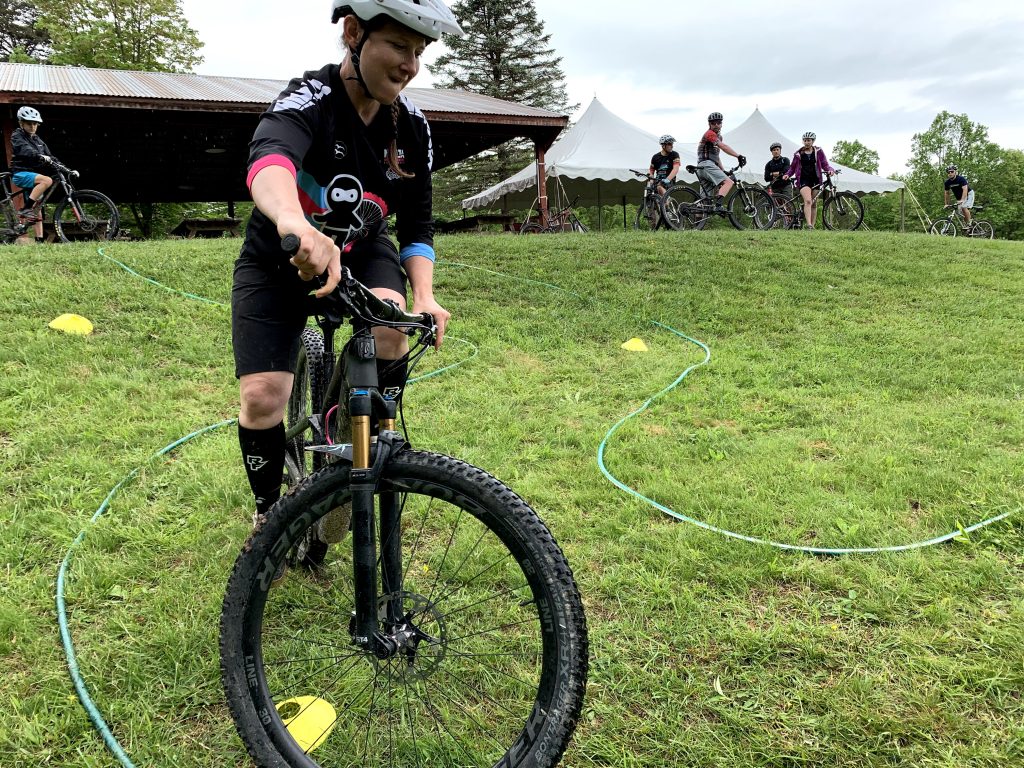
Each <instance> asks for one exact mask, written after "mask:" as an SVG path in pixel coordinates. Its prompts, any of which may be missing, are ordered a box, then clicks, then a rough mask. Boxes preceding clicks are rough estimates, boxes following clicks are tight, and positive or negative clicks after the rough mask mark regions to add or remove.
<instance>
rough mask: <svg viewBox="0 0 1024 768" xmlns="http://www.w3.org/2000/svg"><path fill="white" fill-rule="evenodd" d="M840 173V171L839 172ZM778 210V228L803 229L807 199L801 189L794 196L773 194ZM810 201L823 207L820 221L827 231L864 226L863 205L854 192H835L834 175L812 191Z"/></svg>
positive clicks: (827, 177) (826, 178)
mask: <svg viewBox="0 0 1024 768" xmlns="http://www.w3.org/2000/svg"><path fill="white" fill-rule="evenodd" d="M836 173H840V171H836ZM772 200H773V201H774V202H775V207H776V209H777V211H778V214H777V216H778V221H779V226H780V227H782V228H783V229H802V228H803V227H804V226H805V225H806V222H805V221H804V199H803V197H801V196H800V192H799V190H797V192H796V194H794V195H793V196H791V197H787V196H785V195H772ZM811 200H812V201H815V202H817V203H818V207H819V208H821V220H822V222H823V223H824V225H825V228H826V229H836V230H847V231H853V230H855V229H859V228H860V225H861V224H863V223H864V203H862V202H861V200H860V198H859V197H857V196H856V195H855V194H853V192H847V191H845V190H844V191H842V192H840V191H839V190H838V189H836V185H835V182H833V181H832V177H831V176H826V177H825V180H824V181H822V182H821V183H820V184H816V185H814V187H812V188H811Z"/></svg>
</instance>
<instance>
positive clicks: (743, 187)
mask: <svg viewBox="0 0 1024 768" xmlns="http://www.w3.org/2000/svg"><path fill="white" fill-rule="evenodd" d="M742 167H743V166H742V165H737V166H736V167H735V168H730V169H729V170H728V171H726V172H725V174H726V176H728V177H729V178H730V179H732V180H733V181H734V182H735V184H734V186H733V188H732V190H731V191H730V192H729V195H728V196H727V197H726V198H725V202H724V203H723V204H722V205H721V207H718V206H717V205H716V195H717V193H718V188H717V187H712V186H710V185H708V184H707V183H705V181H704V180H703V179H702V178H700V176H698V177H697V178H698V180H699V181H700V188H701V191H700V194H699V195H698V194H697V193H696V192H695V191H694V190H693V189H691V188H690V187H687V186H685V185H682V184H677V185H675V186H673V187H672V189H669V190H667V191H666V192H665V198H664V199H663V200H662V211H663V213H664V216H665V221H666V222H667V223H668V225H669V226H670V227H672V229H677V230H683V229H704V228H705V227H707V226H708V224H709V223H710V222H711V219H712V218H713V217H715V216H722V217H726V216H728V217H729V221H730V222H731V223H732V225H733V226H734V227H736V229H751V228H752V229H770V228H771V226H772V224H773V223H774V221H775V215H776V212H775V204H774V203H773V202H772V199H771V197H769V196H768V193H767V192H765V191H764V190H763V189H762V188H761V187H759V186H757V185H755V184H748V183H747V182H745V181H743V180H742V179H737V178H736V171H737V170H739V169H740V168H742ZM686 171H687V173H692V174H696V173H697V167H696V166H694V165H688V166H686Z"/></svg>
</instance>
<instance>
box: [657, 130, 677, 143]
mask: <svg viewBox="0 0 1024 768" xmlns="http://www.w3.org/2000/svg"><path fill="white" fill-rule="evenodd" d="M658 143H659V144H675V143H676V138H675V136H673V135H672V134H671V133H666V134H665V135H664V136H662V137H661V138H660V139H658Z"/></svg>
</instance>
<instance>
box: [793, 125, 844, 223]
mask: <svg viewBox="0 0 1024 768" xmlns="http://www.w3.org/2000/svg"><path fill="white" fill-rule="evenodd" d="M816 138H817V136H815V135H814V134H813V133H811V132H810V131H808V132H807V133H805V134H804V145H803V146H802V147H801V148H800V149H798V150H797V151H796V152H795V153H794V154H793V163H792V164H791V165H790V166H789V171H787V172H786V175H785V176H783V177H782V178H783V179H796V180H797V187H799V189H800V196H801V197H802V198H803V199H804V220H805V221H806V222H807V228H808V229H814V222H815V220H816V219H817V216H818V203H817V201H816V200H815V199H814V189H813V188H814V187H815V186H817V185H818V184H821V182H822V181H823V180H824V175H823V174H828V175H829V176H831V175H832V174H833V173H835V172H836V169H835V168H833V167H832V166H831V165H829V164H828V158H827V157H825V150H823V149H822V148H821V147H816V146H814V140H815V139H816Z"/></svg>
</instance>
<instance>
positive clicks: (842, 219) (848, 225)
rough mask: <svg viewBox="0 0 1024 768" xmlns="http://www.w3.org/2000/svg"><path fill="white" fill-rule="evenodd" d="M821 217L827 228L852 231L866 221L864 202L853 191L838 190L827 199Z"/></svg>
mask: <svg viewBox="0 0 1024 768" xmlns="http://www.w3.org/2000/svg"><path fill="white" fill-rule="evenodd" d="M821 219H822V221H823V222H824V223H825V228H826V229H841V230H846V231H847V232H852V231H853V230H855V229H857V228H858V227H860V225H861V223H862V222H863V221H864V203H862V202H861V201H860V198H859V197H857V196H856V195H855V194H853V192H836V193H835V194H834V195H832V196H831V197H830V198H829V199H828V200H826V201H825V208H824V210H823V211H822V213H821Z"/></svg>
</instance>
